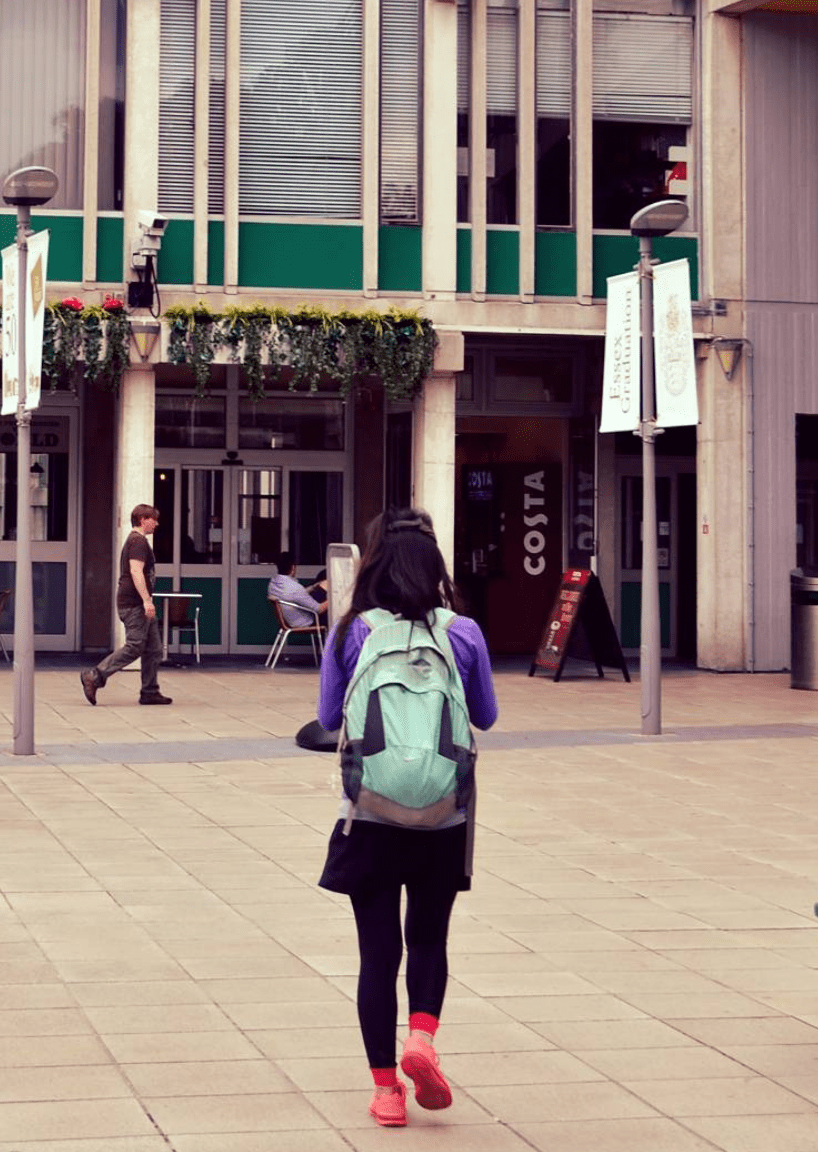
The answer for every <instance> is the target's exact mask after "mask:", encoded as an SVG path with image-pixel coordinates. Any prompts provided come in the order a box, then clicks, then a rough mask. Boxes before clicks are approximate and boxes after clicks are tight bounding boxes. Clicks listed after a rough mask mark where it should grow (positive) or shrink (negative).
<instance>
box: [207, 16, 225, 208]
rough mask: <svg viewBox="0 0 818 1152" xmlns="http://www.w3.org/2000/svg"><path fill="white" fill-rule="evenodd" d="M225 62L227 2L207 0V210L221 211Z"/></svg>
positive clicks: (222, 197) (222, 206) (222, 204)
mask: <svg viewBox="0 0 818 1152" xmlns="http://www.w3.org/2000/svg"><path fill="white" fill-rule="evenodd" d="M226 60H227V2H226V0H210V113H209V125H208V137H209V138H208V156H207V207H208V211H209V212H212V213H214V214H216V215H219V214H221V213H222V212H224V137H225V116H224V101H225V96H224V92H225V76H226Z"/></svg>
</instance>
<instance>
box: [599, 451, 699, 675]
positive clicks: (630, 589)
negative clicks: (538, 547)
mask: <svg viewBox="0 0 818 1152" xmlns="http://www.w3.org/2000/svg"><path fill="white" fill-rule="evenodd" d="M618 496H619V499H618V500H617V517H618V520H617V541H618V547H617V558H616V560H617V572H616V586H617V589H618V598H617V599H618V604H617V626H618V631H619V635H620V641H621V644H622V648H623V649H624V650H625V651H626V652H630V653H634V652H638V650H639V644H640V634H641V611H642V475H641V465H640V464H639V463H634V462H633V461H631V460H620V461H619V466H618ZM656 520H657V534H658V561H659V615H660V627H661V645H662V655H663V656H667V657H675V658H676V659H679V660H689V661H695V659H696V473H695V470H694V468H693V467H692V465H691V461H690V460H681V459H680V460H676V459H673V458H668V457H666V458H664V459H657V461H656Z"/></svg>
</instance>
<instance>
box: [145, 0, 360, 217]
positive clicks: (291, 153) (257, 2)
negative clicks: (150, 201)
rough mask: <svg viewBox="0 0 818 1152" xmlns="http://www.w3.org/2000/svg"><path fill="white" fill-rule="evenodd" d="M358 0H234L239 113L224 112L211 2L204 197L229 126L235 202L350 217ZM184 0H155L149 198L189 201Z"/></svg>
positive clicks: (188, 1)
mask: <svg viewBox="0 0 818 1152" xmlns="http://www.w3.org/2000/svg"><path fill="white" fill-rule="evenodd" d="M362 6H363V0H276V3H274V4H272V3H270V0H243V2H242V6H241V65H240V98H239V105H240V107H239V123H238V125H228V124H227V123H226V118H225V89H226V83H227V77H226V69H225V52H226V6H225V0H212V3H211V18H210V75H209V106H210V112H209V124H208V171H209V207H210V211H211V212H214V213H215V212H220V211H222V210H223V206H224V191H223V181H224V151H225V136H226V135H229V134H230V133H231V132H238V134H239V211H240V212H241V213H242V214H243V215H247V216H312V217H323V218H328V219H357V218H359V217H360V215H361V139H362V100H363V81H362V70H363V18H362ZM195 43H196V4H195V0H162V37H161V50H160V89H161V107H160V134H159V143H160V151H159V188H160V196H159V206H160V208H163V209H164V210H165V211H176V212H190V211H192V210H193V149H194V139H195V133H194V117H193V111H194V91H195Z"/></svg>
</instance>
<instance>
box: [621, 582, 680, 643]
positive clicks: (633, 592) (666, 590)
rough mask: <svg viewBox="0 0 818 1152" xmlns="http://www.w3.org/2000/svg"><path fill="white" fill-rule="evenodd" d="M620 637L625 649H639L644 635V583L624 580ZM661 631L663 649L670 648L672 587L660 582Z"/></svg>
mask: <svg viewBox="0 0 818 1152" xmlns="http://www.w3.org/2000/svg"><path fill="white" fill-rule="evenodd" d="M619 604H620V609H621V611H620V615H619V618H620V620H621V626H620V633H621V634H620V637H619V642H620V644H621V645H622V647H623V648H638V647H639V645H640V643H641V641H640V637H641V635H642V583H641V581H638V580H623V581H622V587H621V589H620V594H619ZM659 630H660V632H661V634H662V635H661V640H660V643H661V645H662V647H663V648H669V647H670V585H669V584H668V583H667V582H665V581H660V582H659Z"/></svg>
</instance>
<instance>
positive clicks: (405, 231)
mask: <svg viewBox="0 0 818 1152" xmlns="http://www.w3.org/2000/svg"><path fill="white" fill-rule="evenodd" d="M378 288H379V289H380V290H381V292H420V291H421V290H422V288H423V232H422V230H421V229H420V228H411V227H401V228H397V227H394V226H389V225H384V227H383V228H379V229H378Z"/></svg>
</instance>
